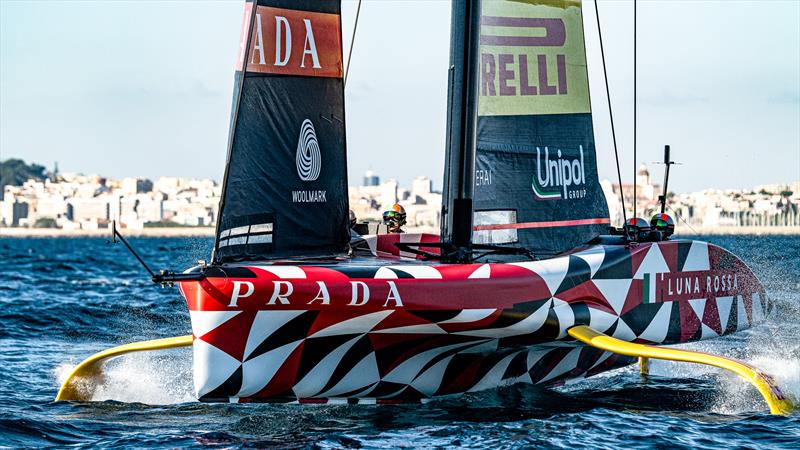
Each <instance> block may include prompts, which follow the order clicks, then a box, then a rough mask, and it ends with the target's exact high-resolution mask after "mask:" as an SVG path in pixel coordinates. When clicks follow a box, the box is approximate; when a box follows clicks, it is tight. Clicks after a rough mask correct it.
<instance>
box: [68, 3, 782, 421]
mask: <svg viewBox="0 0 800 450" xmlns="http://www.w3.org/2000/svg"><path fill="white" fill-rule="evenodd" d="M482 3H483V5H482V6H481V2H479V1H469V0H453V8H452V24H451V52H450V69H449V86H448V117H447V143H446V162H445V176H444V195H443V197H444V199H443V208H442V227H441V235H440V236H437V235H429V234H380V235H365V236H361V237H360V238H359V239H358V240H359V244H360V245H359V246H352V247H351V245H350V241H351V239H350V230H349V216H348V209H349V208H348V197H347V176H346V167H347V163H346V145H345V111H344V80H343V67H342V66H343V65H342V61H343V57H342V39H341V20H340V1H339V0H329V1H322V0H293V1H289V0H248V1H247V2H246V4H245V15H244V22H243V32H242V41H241V49H240V53H239V58H238V66H237V70H236V74H235V89H234V95H233V108H232V118H231V130H230V136H229V142H228V158H227V164H226V167H225V176H224V184H223V191H222V198H221V202H220V208H219V217H218V222H217V228H216V239H215V243H214V249H213V257H212V260H211V262H210V263H208V264H205V263H200V264H199V265H198V266H196V267H192V268H191V269H189V270H187V271H185V272H183V273H174V272H169V271H162V272H160V273H158V274H153V281H155V282H157V283H161V284H169V285H172V284H175V283H176V284H177V285H178V287H179V289H180V292H181V294H182V295H183V296H184V297H185V298H186V301H187V304H188V307H189V313H190V316H191V324H192V335H190V336H182V337H175V338H167V339H158V340H154V341H147V342H139V343H133V344H128V345H123V346H121V347H116V348H112V349H110V350H106V351H104V352H101V353H98V354H96V355H94V356H92V357H91V358H89V359H87V360H86V361H84V362H83V363H81V364H80V365H79V366H77V367H76V368H75V370H74V371H73V373H72V374H71V375H70V377H69V378H68V379H67V380H66V381H65V382H64V384H63V385H62V387H61V390H60V391H59V393H58V398H57V399H58V400H90V399H91V398H92V395H93V392H94V388H95V386H96V384H97V383H99V382H100V379H101V377H100V375H101V374H102V366H103V364H104V363H105V362H106V361H108V360H109V359H112V358H114V357H116V356H119V355H122V354H125V353H129V352H135V351H149V350H157V349H164V348H172V347H181V346H191V347H192V348H193V353H194V366H193V372H194V387H195V390H196V395H197V397H198V399H200V400H201V401H207V402H258V401H299V402H301V403H304V402H308V403H322V402H329V401H347V402H350V403H353V402H371V403H376V402H377V403H393V402H409V401H420V400H424V399H427V398H431V397H435V396H443V395H450V394H459V393H465V392H473V391H479V390H483V389H491V388H496V387H499V386H503V385H510V384H514V383H531V384H538V385H543V386H555V385H560V384H564V383H566V382H569V381H572V380H578V379H582V378H585V377H590V376H592V375H596V374H599V373H602V372H606V371H609V370H612V369H616V368H620V367H624V366H627V365H630V364H633V363H635V362H636V361H637V358H638V359H639V361H640V363H641V364H642V370H643V371H646V369H647V362H648V359H649V358H660V359H668V360H675V361H688V362H695V363H703V364H709V365H714V366H718V367H722V368H725V369H728V370H732V371H734V372H736V373H738V374H739V375H741V376H742V377H744V378H745V379H747V380H748V381H750V382H751V383H752V384H753V385H755V387H756V388H757V389H758V391H759V392H760V393H761V395H762V396H763V397H764V399H765V400H766V401H767V403H768V405H769V409H770V411H771V412H773V413H786V412H788V411H789V410H790V408H791V404H790V401H789V399H787V398H786V397H785V396H784V395H783V394H782V393H781V390H780V389H779V388H778V386H777V385H776V384H775V383H774V381H773V379H772V378H771V377H770V376H769V375H767V374H765V373H764V372H762V371H760V370H758V369H756V368H754V367H752V366H750V365H748V364H746V363H743V362H739V361H735V360H731V359H728V358H725V357H722V356H715V355H711V354H706V353H698V352H692V351H687V350H678V349H671V348H664V347H655V346H652V344H662V345H671V344H681V343H686V342H694V341H699V340H702V339H710V338H716V337H719V336H723V335H727V334H730V333H733V332H736V331H740V330H743V329H746V328H748V327H751V326H753V325H754V324H756V323H758V322H759V321H762V320H764V319H765V317H767V315H768V313H769V312H770V311H771V309H772V303H771V302H770V300H769V298H768V297H767V296H766V294H765V291H764V287H763V286H762V285H761V283H760V282H759V280H758V279H757V278H756V276H755V275H754V274H753V272H752V271H751V270H750V269H749V268H748V267H747V266H746V265H745V264H744V263H743V262H742V261H741V260H739V258H737V257H736V256H735V255H733V254H731V253H730V252H728V251H726V250H725V249H722V248H720V247H717V246H715V245H712V244H709V243H706V242H701V241H691V240H678V239H671V238H670V235H671V234H672V231H673V225H672V223H671V219H669V218H668V217H666V216H662V215H659V216H657V217H656V218H654V219H655V220H654V221H653V222H652V224H651V223H650V222H647V221H643V220H642V219H636V218H632V219H631V220H630V221H628V220H626V221H625V225H624V226H623V228H622V229H620V230H617V229H614V228H612V227H611V226H610V220H609V212H608V206H607V204H606V201H605V198H604V195H603V193H602V190H601V187H600V184H599V182H598V176H597V164H596V151H595V143H594V137H593V128H592V113H591V108H590V100H589V83H588V76H587V67H586V50H585V44H584V35H583V19H582V10H581V2H580V0H525V1H522V0H520V1H513V0H494V1H492V0H485V1H484V2H482ZM598 25H599V20H598ZM666 162H667V163H669V158H668V157H667V159H666ZM667 167H668V166H667ZM665 192H666V190H665ZM665 201H666V199H665V198H662V205H663V203H664V202H665ZM662 212H663V211H662ZM114 233H115V234H117V235H118V234H119V233H118V232H117V231H116V230H115V231H114ZM120 237H121V236H120ZM123 242H125V241H124V238H123ZM125 244H126V245H127V242H125ZM354 249H355V250H354ZM131 251H133V250H132V249H131ZM134 254H135V252H134ZM137 257H138V256H137ZM140 262H142V263H143V261H141V259H140ZM143 264H144V263H143ZM145 267H146V265H145ZM148 270H149V269H148ZM151 274H152V272H151Z"/></svg>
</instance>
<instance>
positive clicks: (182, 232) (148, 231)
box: [0, 227, 214, 238]
mask: <svg viewBox="0 0 800 450" xmlns="http://www.w3.org/2000/svg"><path fill="white" fill-rule="evenodd" d="M120 233H122V235H123V236H125V237H213V236H214V227H156V228H140V229H126V228H122V229H120ZM0 237H19V238H51V237H64V238H71V237H107V238H110V237H111V231H110V230H109V229H100V230H64V229H61V228H0Z"/></svg>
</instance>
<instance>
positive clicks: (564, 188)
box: [531, 146, 586, 200]
mask: <svg viewBox="0 0 800 450" xmlns="http://www.w3.org/2000/svg"><path fill="white" fill-rule="evenodd" d="M579 152H580V156H579V157H577V158H574V159H573V158H567V157H563V158H562V156H561V150H557V151H556V152H555V153H556V154H555V155H552V156H554V157H555V158H553V159H552V160H551V159H550V157H551V154H550V150H549V149H548V148H547V147H545V148H544V152H542V150H541V149H540V148H539V147H536V174H534V175H533V180H532V183H531V188H532V189H533V193H534V194H535V196H536V198H537V199H539V200H564V199H577V198H583V197H586V189H585V186H586V170H585V168H584V163H583V146H580V147H579ZM542 153H544V158H542Z"/></svg>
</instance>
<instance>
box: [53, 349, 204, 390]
mask: <svg viewBox="0 0 800 450" xmlns="http://www.w3.org/2000/svg"><path fill="white" fill-rule="evenodd" d="M190 345H192V335H187V336H177V337H170V338H164V339H154V340H152V341H143V342H134V343H131V344H125V345H120V346H119V347H114V348H110V349H108V350H103V351H102V352H100V353H95V354H94V355H92V356H90V357H88V358H87V359H85V360H84V361H83V362H82V363H80V364H78V366H77V367H75V368H74V369H72V372H70V374H69V376H68V377H67V379H66V380H65V381H64V384H62V385H61V389H59V390H58V395H57V396H56V401H61V400H76V401H88V400H91V399H92V395H94V391H95V389H96V388H97V386H99V385H101V384H102V383H103V364H105V363H106V362H107V361H109V360H111V359H113V358H116V357H117V356H122V355H124V354H126V353H133V352H145V351H152V350H164V349H168V348H177V347H188V346H190Z"/></svg>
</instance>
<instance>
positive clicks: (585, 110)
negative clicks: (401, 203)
mask: <svg viewBox="0 0 800 450" xmlns="http://www.w3.org/2000/svg"><path fill="white" fill-rule="evenodd" d="M481 13H482V14H481V27H480V29H481V30H480V50H479V55H478V58H477V61H475V62H474V65H475V66H477V67H472V68H471V69H470V70H477V71H478V73H479V84H478V90H479V92H478V121H477V143H476V147H477V148H476V157H475V169H476V170H475V179H474V188H475V190H474V195H473V208H474V219H473V223H474V227H473V230H475V231H474V233H473V242H474V243H489V244H506V243H514V244H517V245H519V246H521V247H525V248H528V249H530V250H532V251H534V253H536V254H538V255H548V254H556V253H560V252H563V251H566V250H569V249H571V248H574V247H575V246H577V245H580V244H583V243H586V242H588V241H590V240H591V239H592V238H594V237H596V236H597V235H599V234H601V233H603V232H605V231H607V229H608V226H609V224H610V221H609V216H608V205H607V204H606V201H605V197H604V196H603V192H602V189H601V187H600V184H599V182H598V177H597V161H596V153H595V145H594V137H593V129H592V114H591V107H590V102H589V83H588V75H587V69H586V50H585V45H584V36H583V19H582V16H581V2H580V1H579V0H526V1H511V0H484V1H483V2H482V11H481ZM465 70H466V69H465ZM451 90H452V89H451ZM451 95H452V93H451ZM450 170H452V168H451V169H450ZM446 178H447V174H446Z"/></svg>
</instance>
